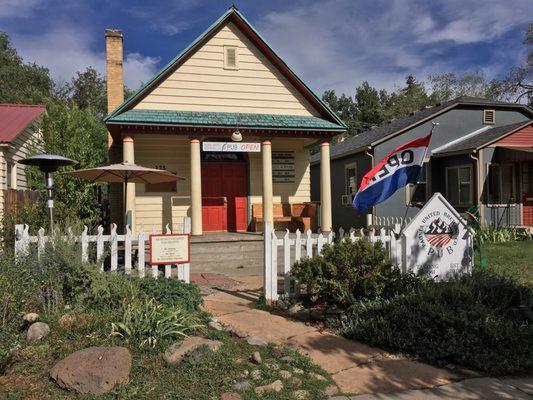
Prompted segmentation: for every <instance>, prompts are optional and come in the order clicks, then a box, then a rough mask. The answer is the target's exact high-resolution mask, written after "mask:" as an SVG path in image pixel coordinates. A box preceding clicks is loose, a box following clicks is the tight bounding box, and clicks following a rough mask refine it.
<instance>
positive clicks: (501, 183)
mask: <svg viewBox="0 0 533 400" xmlns="http://www.w3.org/2000/svg"><path fill="white" fill-rule="evenodd" d="M491 166H495V167H498V168H499V169H500V174H499V178H500V181H499V182H498V190H500V194H501V189H502V185H503V177H502V173H501V168H502V167H505V166H510V167H511V175H512V177H513V179H512V180H511V185H512V190H513V194H514V197H515V202H514V203H511V204H516V203H518V197H517V192H516V190H517V187H516V179H515V176H516V175H515V173H516V168H515V164H514V163H512V162H510V163H487V171H486V173H485V176H486V179H487V205H488V206H502V205H507V203H502V202H501V201H500V202H499V203H492V202H491V201H490V200H491V199H490V193H489V188H490V186H489V179H490V167H491ZM500 200H501V199H500Z"/></svg>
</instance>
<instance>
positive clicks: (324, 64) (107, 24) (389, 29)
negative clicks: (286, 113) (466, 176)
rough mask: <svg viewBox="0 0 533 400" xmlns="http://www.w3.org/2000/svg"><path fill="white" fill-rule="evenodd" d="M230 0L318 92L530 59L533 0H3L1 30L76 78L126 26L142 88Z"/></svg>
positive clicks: (64, 76) (32, 57)
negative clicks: (114, 31)
mask: <svg viewBox="0 0 533 400" xmlns="http://www.w3.org/2000/svg"><path fill="white" fill-rule="evenodd" d="M232 3H235V4H236V5H237V7H238V8H239V10H241V12H243V14H244V15H245V16H246V18H247V19H248V20H249V21H250V22H251V23H252V24H253V25H254V26H255V27H256V29H258V30H259V32H260V33H261V34H262V35H263V37H265V38H266V40H267V41H268V42H269V43H270V45H271V46H272V47H273V48H274V49H275V50H276V51H277V52H278V54H280V55H281V56H282V57H283V58H284V59H285V61H287V63H288V64H289V65H291V67H293V69H294V70H295V71H296V72H297V73H298V74H299V75H300V76H301V77H302V78H303V79H304V80H305V81H306V82H307V83H308V84H309V85H310V86H311V87H312V88H313V89H314V90H316V91H317V92H318V93H322V92H323V91H324V90H325V89H328V88H333V89H336V90H337V91H338V92H346V93H353V91H354V88H355V86H356V85H357V84H360V83H361V82H363V81H365V80H368V81H369V82H370V83H371V84H372V85H374V86H376V87H379V88H386V89H389V90H390V89H394V88H395V85H397V84H401V83H403V81H404V77H405V76H406V75H407V74H410V73H412V74H414V75H415V76H416V77H417V78H419V79H424V78H425V77H426V76H427V75H428V74H436V73H441V72H458V73H460V72H464V71H472V70H481V71H482V72H484V73H485V74H486V75H487V76H488V77H500V76H503V75H504V74H505V73H506V72H507V71H508V70H509V68H510V66H512V65H517V64H519V63H521V62H522V60H523V59H524V57H525V51H526V47H525V46H524V45H523V44H522V43H521V42H522V39H523V35H524V31H525V28H526V26H527V24H528V23H531V22H533V6H532V5H531V1H530V0H445V1H429V0H425V1H423V0H319V1H311V0H240V1H239V0H235V1H225V0H197V1H195V0H152V1H138V0H121V1H118V0H117V1H113V0H107V1H101V0H93V1H90V0H0V30H3V31H7V32H8V33H9V35H10V37H11V39H12V41H13V43H14V44H15V46H16V47H17V49H18V50H19V53H20V54H21V55H22V56H23V57H24V59H25V60H26V61H35V62H36V63H38V64H41V65H44V66H46V67H48V68H49V69H50V71H51V73H52V76H54V78H56V79H58V80H69V79H70V77H71V76H72V75H73V74H74V73H75V72H76V71H78V70H83V69H85V67H87V66H93V67H94V68H96V69H97V70H98V71H100V72H104V65H105V64H104V60H105V54H104V30H105V28H118V29H122V30H123V33H124V50H125V63H124V68H125V80H126V84H127V85H128V86H129V87H130V88H132V89H135V88H137V87H138V86H139V85H140V84H141V82H145V81H146V80H148V79H149V78H150V77H151V76H152V75H153V74H154V73H155V72H156V71H157V70H158V69H159V68H161V67H162V66H163V65H165V64H166V63H167V62H168V61H169V60H170V59H171V58H173V57H174V56H175V55H176V54H177V53H179V51H180V50H182V49H183V48H184V47H185V46H187V44H188V43H190V42H191V41H192V40H193V39H194V38H195V37H196V36H197V35H198V34H200V33H201V32H202V31H203V30H204V29H205V28H207V27H208V26H209V25H210V24H211V23H212V22H213V21H214V20H216V19H217V18H218V17H219V16H220V15H221V14H222V13H224V12H225V10H226V9H227V8H228V7H229V6H230V5H231V4H232Z"/></svg>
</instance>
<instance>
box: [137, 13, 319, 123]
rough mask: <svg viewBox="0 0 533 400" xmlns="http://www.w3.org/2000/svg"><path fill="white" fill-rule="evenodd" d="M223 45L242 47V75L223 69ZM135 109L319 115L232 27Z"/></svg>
mask: <svg viewBox="0 0 533 400" xmlns="http://www.w3.org/2000/svg"><path fill="white" fill-rule="evenodd" d="M224 46H236V47H238V56H237V57H238V66H239V68H238V69H237V70H233V69H224ZM134 108H136V109H149V110H158V109H160V110H178V111H218V112H242V113H256V114H285V115H307V116H309V115H314V116H319V114H318V113H317V111H316V110H314V108H313V107H312V106H311V105H310V104H309V102H308V101H307V100H305V99H304V98H303V96H302V95H301V94H300V93H299V92H298V91H297V90H296V89H295V88H294V87H293V86H292V84H290V83H289V81H288V80H287V79H286V78H285V77H284V76H283V75H282V74H281V73H280V72H279V71H278V70H277V68H276V67H275V66H274V65H273V64H272V63H271V62H270V61H269V60H267V58H266V57H265V56H264V55H263V54H262V53H261V52H260V51H259V50H258V49H257V48H256V47H255V45H254V44H252V42H251V41H250V40H249V39H248V38H246V36H245V35H244V34H243V33H242V32H241V31H240V30H239V29H238V28H237V27H236V26H235V25H234V24H233V23H228V24H227V25H225V26H224V27H223V28H222V29H221V30H220V31H219V32H218V33H217V34H216V35H215V36H213V37H212V38H211V39H210V40H209V41H208V42H207V43H206V44H205V45H204V46H202V47H201V48H200V49H199V50H198V51H197V52H196V53H195V54H193V55H192V56H191V57H190V58H189V59H188V60H187V61H186V62H185V63H183V64H182V65H181V66H180V67H179V68H178V69H177V70H176V71H174V73H172V74H171V75H170V76H169V77H168V78H167V79H166V80H164V81H163V82H161V84H160V85H159V86H158V87H156V88H155V89H154V90H153V91H152V92H151V93H150V94H149V95H148V96H146V97H145V98H144V99H143V100H142V101H141V102H140V103H139V104H137V105H136V106H135V107H134Z"/></svg>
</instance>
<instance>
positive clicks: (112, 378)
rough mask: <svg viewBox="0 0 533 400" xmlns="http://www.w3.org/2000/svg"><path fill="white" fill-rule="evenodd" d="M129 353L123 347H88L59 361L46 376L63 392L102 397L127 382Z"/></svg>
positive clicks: (129, 365)
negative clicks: (63, 390) (67, 390)
mask: <svg viewBox="0 0 533 400" xmlns="http://www.w3.org/2000/svg"><path fill="white" fill-rule="evenodd" d="M130 370H131V353H130V351H129V350H128V349H126V348H125V347H89V348H87V349H83V350H78V351H76V352H74V353H72V354H71V355H69V356H67V357H66V358H64V359H62V360H61V361H59V362H58V363H57V364H56V365H54V367H53V368H52V370H51V371H50V377H51V378H52V379H53V380H54V381H56V382H57V384H58V385H59V386H61V387H62V388H64V389H69V390H74V391H76V392H78V393H81V394H96V395H98V394H103V393H106V392H108V391H110V390H111V389H113V388H114V387H115V385H117V384H119V383H127V382H128V380H129V376H130Z"/></svg>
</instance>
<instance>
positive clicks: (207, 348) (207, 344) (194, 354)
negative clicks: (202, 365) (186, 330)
mask: <svg viewBox="0 0 533 400" xmlns="http://www.w3.org/2000/svg"><path fill="white" fill-rule="evenodd" d="M221 346H222V342H221V341H219V340H209V339H204V338H202V337H197V336H192V337H188V338H186V339H184V340H183V341H181V342H176V343H173V344H172V345H171V346H170V347H169V348H168V349H167V350H166V351H165V353H164V354H163V359H164V360H165V361H166V362H167V363H168V364H170V365H174V364H177V363H179V362H181V361H182V360H183V359H184V358H185V357H188V358H193V359H195V360H199V359H200V358H201V357H202V356H203V355H204V354H205V353H216V352H217V351H218V350H219V349H220V347H221Z"/></svg>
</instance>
